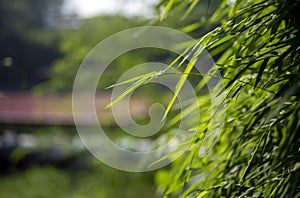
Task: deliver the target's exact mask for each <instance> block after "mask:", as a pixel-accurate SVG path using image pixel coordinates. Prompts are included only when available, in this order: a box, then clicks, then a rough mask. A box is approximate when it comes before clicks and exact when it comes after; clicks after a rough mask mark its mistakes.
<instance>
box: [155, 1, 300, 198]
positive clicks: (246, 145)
mask: <svg viewBox="0 0 300 198" xmlns="http://www.w3.org/2000/svg"><path fill="white" fill-rule="evenodd" d="M198 2H199V1H198V0H191V1H176V0H169V1H163V3H162V5H163V6H165V13H164V14H163V15H162V19H163V18H164V17H167V16H168V13H170V12H174V11H176V9H178V8H180V9H181V10H186V12H188V11H189V10H191V9H193V8H194V7H195V5H197V4H198ZM299 8H300V2H299V1H297V0H267V1H265V0H236V1H234V3H233V1H229V2H227V1H226V0H225V1H222V2H221V6H220V7H219V9H218V10H217V11H216V12H215V13H214V14H213V15H212V16H211V17H210V18H209V19H208V20H207V21H206V24H218V23H219V22H221V25H218V26H217V27H216V28H215V29H213V30H212V31H210V32H208V33H207V34H206V35H205V36H203V37H202V36H201V37H199V38H198V39H199V43H200V47H197V46H196V47H195V50H196V53H194V57H193V58H198V57H197V55H199V54H200V52H201V50H202V49H203V48H205V49H206V50H208V51H209V52H210V53H211V55H213V57H215V59H216V66H217V67H218V69H219V70H220V71H222V77H223V82H222V83H224V86H225V90H224V91H222V93H223V94H226V96H225V99H224V100H223V101H220V102H222V103H216V104H219V105H220V108H223V109H224V111H222V112H223V113H224V112H225V113H226V119H225V122H224V123H213V124H214V125H218V126H220V127H222V128H221V131H220V135H219V136H218V138H217V139H216V140H215V144H214V145H209V146H213V147H212V149H211V150H210V152H208V153H206V155H203V156H200V157H199V155H198V154H199V150H200V148H201V147H203V145H202V144H201V142H202V141H203V138H204V137H205V136H209V135H210V134H208V132H209V130H208V129H209V127H212V126H211V124H209V121H210V120H212V118H211V119H209V120H208V121H205V120H202V122H200V125H199V127H198V129H197V132H196V136H195V137H194V138H193V140H192V144H191V145H190V146H189V149H188V152H187V153H186V155H185V156H184V157H182V158H180V159H179V160H177V161H176V162H175V163H174V164H173V165H172V169H171V170H169V171H166V170H161V171H160V172H158V174H157V175H158V176H157V177H158V178H159V179H158V180H157V182H158V184H159V186H160V189H161V190H162V191H163V192H164V193H163V194H164V196H165V197H178V196H179V197H299V196H300V181H299V178H300V177H299V175H300V168H299V164H300V158H299V156H300V155H299V147H300V138H299V136H300V133H299V131H300V121H299V120H300V119H299V118H300V104H299V101H300V100H299V96H300V92H299V90H300V83H299V82H300V75H299V71H300V47H299V46H300V45H299V44H300V34H299V33H300V32H299V30H300V25H299V18H300V16H299ZM202 25H203V22H201V21H199V22H194V23H192V24H189V25H188V26H186V28H185V29H184V30H185V31H186V32H189V31H191V30H193V29H194V28H196V29H197V28H199V27H201V26H202ZM204 25H205V24H204ZM197 52H199V53H197ZM217 54H218V55H219V56H216V55H217ZM220 54H221V55H220ZM186 68H188V67H186ZM186 72H188V73H190V74H189V76H192V75H195V74H194V73H191V72H190V71H186ZM214 72H215V70H211V72H210V74H211V75H210V76H214ZM208 78H209V77H208ZM210 78H213V77H210ZM204 79H206V78H203V79H202V80H201V82H200V84H201V83H202V84H203V82H202V81H204ZM204 84H205V83H204ZM197 88H199V89H198V91H200V88H202V87H201V86H197ZM179 89H180V87H179ZM216 91H219V90H216ZM222 93H220V94H222ZM175 96H176V95H175ZM201 97H203V93H202V95H199V98H201ZM206 97H209V95H206ZM171 105H172V104H171ZM212 105H213V104H212ZM213 108H214V107H211V109H213ZM216 116H217V115H216ZM201 119H202V118H201V117H200V120H201ZM203 122H204V123H206V124H204V125H203ZM204 146H207V145H204ZM166 180H168V181H169V182H166Z"/></svg>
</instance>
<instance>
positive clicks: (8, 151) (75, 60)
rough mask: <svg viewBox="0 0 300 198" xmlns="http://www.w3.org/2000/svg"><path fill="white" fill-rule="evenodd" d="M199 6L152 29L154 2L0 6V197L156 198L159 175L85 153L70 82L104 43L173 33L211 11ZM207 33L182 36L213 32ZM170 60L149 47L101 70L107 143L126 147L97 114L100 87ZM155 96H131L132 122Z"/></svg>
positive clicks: (4, 0) (147, 92) (57, 0)
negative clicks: (130, 33)
mask: <svg viewBox="0 0 300 198" xmlns="http://www.w3.org/2000/svg"><path fill="white" fill-rule="evenodd" d="M201 2H203V4H202V6H201V5H200V4H199V6H198V9H195V10H196V11H195V13H192V14H191V15H189V16H188V17H186V18H185V19H184V20H180V21H181V23H178V21H179V19H181V14H180V13H179V14H178V13H177V15H176V14H174V15H173V16H172V17H171V18H169V19H167V20H165V21H164V22H159V20H158V18H159V15H160V13H161V10H162V8H161V5H164V1H162V2H160V1H159V0H110V1H102V0H13V1H11V0H0V45H1V48H0V198H2V197H3V198H7V197H9V198H15V197H23V198H33V197H45V198H46V197H64V198H65V197H78V198H79V197H131V198H132V197H141V196H143V197H144V198H147V197H155V196H158V194H159V192H158V190H157V188H156V184H157V183H159V182H163V181H159V179H160V176H159V175H160V174H161V173H162V172H160V174H158V175H157V174H156V173H155V172H147V173H126V172H122V171H119V170H116V169H113V168H110V167H108V166H106V165H104V164H102V163H101V162H99V161H97V160H96V159H94V158H93V156H92V155H91V154H89V153H88V152H87V151H86V149H85V148H84V146H83V145H82V143H81V141H80V138H79V137H78V135H77V133H76V129H75V127H74V122H73V117H72V106H71V92H72V86H73V81H74V77H75V74H76V72H77V69H78V67H79V66H80V64H81V62H82V61H83V59H84V57H85V56H86V55H87V53H88V52H89V51H90V50H91V49H92V48H93V47H94V46H95V45H96V44H97V43H99V42H100V41H101V40H103V39H104V38H106V37H108V36H110V35H112V34H114V33H117V32H119V31H121V30H125V29H127V28H131V27H137V26H142V25H162V26H167V27H173V28H179V29H180V26H182V27H184V25H185V24H190V23H191V21H199V20H204V21H205V16H207V15H209V14H210V13H212V12H213V10H214V9H215V8H216V6H217V5H215V4H211V5H210V7H209V8H208V7H207V6H206V5H207V2H208V1H201ZM203 5H205V6H203ZM206 28H207V29H201V30H199V29H197V32H193V31H190V34H191V35H197V36H199V35H201V34H202V33H203V32H205V31H207V30H209V29H210V28H212V27H206ZM174 57H176V56H175V55H174V54H170V53H167V52H165V51H162V50H157V49H142V50H139V51H135V50H134V51H132V52H130V53H126V54H124V55H122V56H121V57H119V58H118V59H116V60H115V61H114V62H113V63H112V64H111V66H110V67H109V68H108V69H107V70H106V71H105V75H104V78H102V79H101V82H100V83H99V85H98V87H99V92H98V93H97V94H96V101H97V102H96V103H97V104H96V106H97V107H98V108H97V109H98V110H99V112H98V113H99V114H102V115H105V116H104V117H105V118H104V121H103V124H104V126H105V128H106V131H109V133H110V134H109V136H110V137H111V138H113V139H115V140H116V141H117V142H119V143H120V144H122V145H124V146H125V147H130V140H128V139H126V138H124V137H123V136H122V135H120V133H119V128H118V127H117V126H115V123H114V120H113V119H112V116H111V113H110V112H109V111H107V110H105V109H104V106H105V105H107V104H108V103H109V100H110V92H109V91H103V90H104V88H105V87H107V86H109V85H111V84H113V83H115V82H116V80H117V79H118V78H119V77H120V76H121V75H122V74H123V73H124V72H125V71H127V70H128V69H129V68H130V67H132V66H135V65H138V64H140V63H145V62H148V61H152V62H153V61H157V62H163V63H170V62H171V60H172V59H173V58H174ZM154 90H155V91H154ZM159 90H161V91H159ZM162 93H164V94H165V92H164V90H163V89H162V88H159V89H156V88H155V87H153V86H148V87H145V88H144V90H141V91H140V92H138V93H137V99H136V100H134V101H133V102H134V105H133V106H134V107H135V108H134V109H135V112H136V114H137V117H139V121H140V122H147V116H146V113H147V111H148V110H147V105H148V104H149V103H152V102H153V101H154V102H155V100H159V99H161V98H162V97H161V94H162ZM149 96H151V97H149ZM149 98H150V99H149ZM160 102H161V101H160ZM165 102H168V100H166V101H165Z"/></svg>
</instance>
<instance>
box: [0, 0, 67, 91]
mask: <svg viewBox="0 0 300 198" xmlns="http://www.w3.org/2000/svg"><path fill="white" fill-rule="evenodd" d="M62 3H63V1H62V0H14V1H9V0H1V1H0V29H1V31H0V45H1V50H0V91H7V90H10V91H11V90H26V89H29V88H31V87H32V86H34V85H35V84H37V83H38V82H40V81H43V80H45V78H47V74H46V73H47V70H48V69H49V64H50V63H51V62H52V61H53V60H54V59H56V58H57V57H59V54H60V53H59V51H58V42H59V37H58V31H57V30H54V29H50V22H51V21H53V20H54V19H55V18H57V17H58V16H60V15H61V11H60V9H61V8H60V7H61V5H62Z"/></svg>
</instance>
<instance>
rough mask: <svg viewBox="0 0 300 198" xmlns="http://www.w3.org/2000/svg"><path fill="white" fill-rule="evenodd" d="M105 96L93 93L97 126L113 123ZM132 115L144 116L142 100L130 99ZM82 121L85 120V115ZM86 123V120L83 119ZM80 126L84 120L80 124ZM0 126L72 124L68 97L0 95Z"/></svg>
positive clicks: (57, 95) (68, 95) (69, 97)
mask: <svg viewBox="0 0 300 198" xmlns="http://www.w3.org/2000/svg"><path fill="white" fill-rule="evenodd" d="M110 99H111V98H110V94H109V93H100V94H96V104H95V106H96V109H97V110H96V111H97V115H98V116H99V115H100V116H101V123H103V124H107V125H108V124H112V123H113V122H114V119H113V116H112V113H111V110H110V109H105V105H107V104H109V102H110ZM133 102H134V105H131V106H133V107H134V108H131V110H132V112H131V113H132V114H134V115H144V114H145V113H146V111H147V108H146V106H147V105H146V101H145V100H134V101H133ZM83 113H86V114H87V116H86V119H88V118H89V116H88V115H89V112H83ZM87 121H88V120H87ZM82 123H84V120H83V121H82ZM0 124H22V125H74V120H73V114H72V94H64V95H60V94H51V95H42V96H38V95H34V94H31V93H0Z"/></svg>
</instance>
